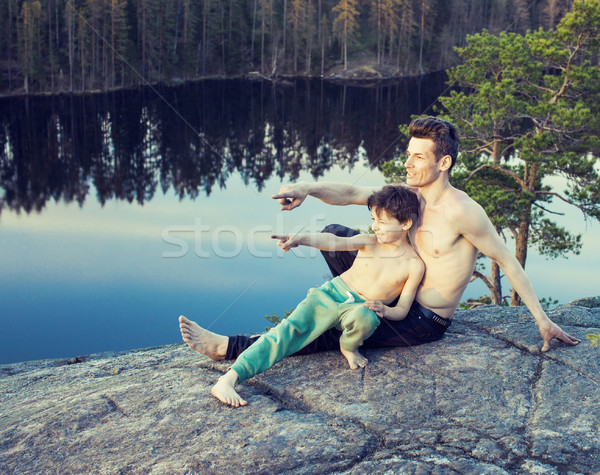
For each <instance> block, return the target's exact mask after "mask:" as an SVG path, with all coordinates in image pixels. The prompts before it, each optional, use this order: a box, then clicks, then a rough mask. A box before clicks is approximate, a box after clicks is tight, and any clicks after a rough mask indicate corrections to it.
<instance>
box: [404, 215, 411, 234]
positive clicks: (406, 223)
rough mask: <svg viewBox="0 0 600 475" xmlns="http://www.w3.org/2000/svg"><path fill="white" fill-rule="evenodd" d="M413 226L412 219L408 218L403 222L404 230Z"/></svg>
mask: <svg viewBox="0 0 600 475" xmlns="http://www.w3.org/2000/svg"><path fill="white" fill-rule="evenodd" d="M411 226H412V219H410V218H408V219H407V220H406V221H404V222H403V223H402V231H408V230H409V229H410V228H411Z"/></svg>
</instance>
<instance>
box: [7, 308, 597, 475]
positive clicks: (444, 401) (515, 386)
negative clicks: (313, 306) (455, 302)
mask: <svg viewBox="0 0 600 475" xmlns="http://www.w3.org/2000/svg"><path fill="white" fill-rule="evenodd" d="M595 302H596V299H585V300H582V301H580V302H579V303H578V304H570V305H565V306H560V307H555V308H554V309H552V310H551V311H550V312H549V314H550V315H551V317H552V318H553V319H554V320H555V321H556V322H557V323H559V324H560V325H561V326H563V327H564V328H565V330H567V331H568V332H569V333H571V334H573V335H575V336H578V337H579V338H582V340H583V341H582V343H581V344H579V345H578V346H576V347H567V346H566V345H564V344H560V343H557V342H555V343H554V344H553V349H552V350H551V351H550V352H548V353H544V354H542V353H540V351H539V348H540V347H541V344H542V342H541V338H540V335H539V332H538V330H537V327H536V326H535V323H534V321H533V319H532V318H531V316H530V315H529V314H528V313H527V311H526V310H525V309H523V308H509V307H493V306H486V307H481V308H478V309H475V310H470V311H461V312H458V313H457V315H456V317H455V321H454V323H453V324H452V326H451V327H450V330H449V331H448V333H447V334H446V336H445V337H444V339H443V340H441V341H439V342H435V343H431V344H428V345H422V346H418V347H410V348H390V349H380V350H369V351H365V352H364V354H365V355H366V356H367V357H368V358H369V365H368V366H367V367H366V368H365V369H363V370H355V371H353V370H350V369H349V368H348V366H347V363H346V361H345V359H344V358H343V357H342V356H341V354H339V353H337V352H328V353H321V354H316V355H311V356H304V357H291V358H287V359H285V360H284V361H282V362H281V363H279V364H278V365H276V366H275V367H273V368H271V369H270V370H268V371H267V372H265V373H263V374H262V375H258V376H257V377H255V378H252V379H250V380H248V381H246V382H245V383H244V384H242V385H241V386H240V387H239V390H240V392H241V393H242V394H243V396H244V397H245V398H246V399H247V400H248V402H249V404H248V406H246V407H243V408H237V409H234V408H230V407H228V406H225V405H223V404H221V403H219V402H218V401H217V400H216V399H214V398H213V397H211V395H210V387H211V386H212V385H213V384H214V382H215V381H216V379H217V378H218V376H219V375H220V374H222V373H223V372H224V371H226V370H227V368H228V364H227V363H224V362H214V361H211V360H209V359H208V358H206V357H203V356H201V355H199V354H197V353H195V352H194V351H192V350H190V349H189V348H187V346H185V345H183V344H181V345H170V346H166V347H158V348H149V349H145V350H137V351H131V352H125V353H110V354H108V353H107V354H99V355H89V356H86V357H77V358H71V359H66V360H47V361H38V362H27V363H19V364H14V365H6V366H2V367H0V473H45V472H60V473H63V472H66V473H72V472H77V473H79V472H86V473H87V472H94V473H119V472H123V473H127V472H134V473H138V472H144V473H145V472H152V473H347V474H361V473H415V474H417V473H440V474H441V473H443V474H446V473H492V474H495V473H498V474H503V473H525V474H534V473H536V474H537V473H586V474H587V473H596V472H598V471H600V412H599V411H598V408H599V407H600V377H599V374H600V347H596V348H595V347H592V346H591V345H590V342H589V341H588V340H585V334H587V333H591V332H592V333H596V332H598V331H600V330H599V328H600V307H598V306H595ZM582 303H584V304H585V305H582ZM175 324H176V323H175Z"/></svg>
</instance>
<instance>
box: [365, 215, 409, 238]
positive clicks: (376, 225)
mask: <svg viewBox="0 0 600 475" xmlns="http://www.w3.org/2000/svg"><path fill="white" fill-rule="evenodd" d="M411 224H412V223H411V221H410V220H408V221H406V222H405V223H401V222H400V221H398V220H397V219H396V218H394V217H393V216H390V215H389V214H388V213H387V211H386V210H384V209H382V210H378V209H377V207H373V208H372V209H371V228H372V229H373V232H374V233H375V235H376V236H377V241H379V242H380V243H381V244H386V243H392V242H395V241H398V240H399V239H402V238H403V236H404V233H405V232H406V231H407V230H408V229H409V228H410V226H411Z"/></svg>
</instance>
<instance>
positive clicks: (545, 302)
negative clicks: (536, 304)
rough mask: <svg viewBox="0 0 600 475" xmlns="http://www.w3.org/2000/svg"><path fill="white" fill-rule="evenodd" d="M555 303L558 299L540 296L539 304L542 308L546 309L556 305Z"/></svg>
mask: <svg viewBox="0 0 600 475" xmlns="http://www.w3.org/2000/svg"><path fill="white" fill-rule="evenodd" d="M557 303H558V300H557V299H553V298H552V297H542V298H541V299H540V305H541V306H542V308H544V310H548V309H549V308H550V307H552V306H553V305H556V304H557Z"/></svg>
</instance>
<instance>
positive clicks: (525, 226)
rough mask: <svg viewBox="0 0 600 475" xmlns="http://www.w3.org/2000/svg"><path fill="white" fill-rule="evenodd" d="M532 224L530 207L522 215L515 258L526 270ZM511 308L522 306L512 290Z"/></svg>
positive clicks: (519, 298)
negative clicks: (530, 225) (530, 226)
mask: <svg viewBox="0 0 600 475" xmlns="http://www.w3.org/2000/svg"><path fill="white" fill-rule="evenodd" d="M530 223H531V206H529V207H528V208H527V209H526V210H525V211H524V212H523V214H522V215H521V221H520V223H519V233H518V236H517V239H516V249H515V257H516V258H517V261H519V264H521V267H522V268H523V269H525V262H526V261H527V242H528V241H529V224H530ZM510 305H511V307H514V306H518V305H522V302H521V297H519V294H518V293H517V292H516V291H515V289H512V291H511V295H510Z"/></svg>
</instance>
